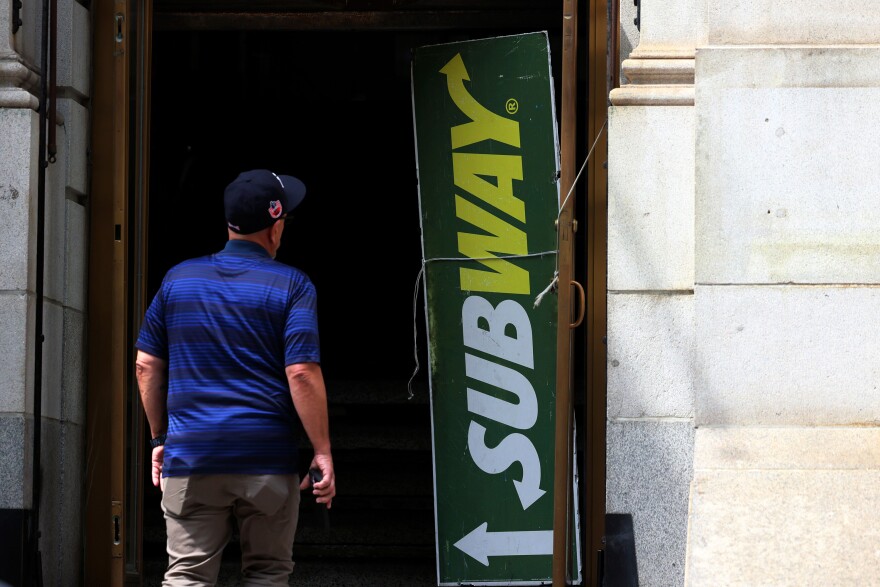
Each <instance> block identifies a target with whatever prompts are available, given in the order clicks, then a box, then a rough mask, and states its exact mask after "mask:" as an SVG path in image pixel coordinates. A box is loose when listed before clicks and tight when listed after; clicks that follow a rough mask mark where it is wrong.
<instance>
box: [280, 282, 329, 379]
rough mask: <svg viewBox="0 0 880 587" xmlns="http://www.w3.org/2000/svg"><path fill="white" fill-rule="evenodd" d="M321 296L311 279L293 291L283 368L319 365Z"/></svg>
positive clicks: (285, 334)
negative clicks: (298, 365)
mask: <svg viewBox="0 0 880 587" xmlns="http://www.w3.org/2000/svg"><path fill="white" fill-rule="evenodd" d="M320 362H321V352H320V344H319V340H318V296H317V293H316V291H315V286H314V284H313V283H312V282H311V280H309V279H308V278H305V279H303V281H301V282H300V283H299V286H298V287H296V288H295V289H294V290H293V291H292V292H291V300H290V303H289V304H288V310H287V321H286V323H285V327H284V365H285V366H287V365H293V364H295V363H320Z"/></svg>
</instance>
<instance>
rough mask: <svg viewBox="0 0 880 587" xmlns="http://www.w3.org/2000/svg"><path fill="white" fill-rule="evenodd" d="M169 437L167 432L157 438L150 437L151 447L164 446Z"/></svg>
mask: <svg viewBox="0 0 880 587" xmlns="http://www.w3.org/2000/svg"><path fill="white" fill-rule="evenodd" d="M166 438H168V435H167V434H160V435H159V436H157V437H156V438H151V439H150V448H156V447H157V446H162V445H163V444H165V439H166Z"/></svg>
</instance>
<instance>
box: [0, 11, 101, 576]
mask: <svg viewBox="0 0 880 587" xmlns="http://www.w3.org/2000/svg"><path fill="white" fill-rule="evenodd" d="M11 4H12V0H0V129H2V130H0V324H2V326H3V327H2V328H0V356H2V357H3V360H2V361H0V487H2V490H0V550H2V551H3V552H4V555H3V557H0V558H3V559H4V562H2V563H0V580H5V581H7V582H10V583H12V584H20V580H21V578H20V577H19V576H18V575H19V574H20V573H19V570H18V568H17V567H18V566H19V565H20V561H21V560H22V557H23V556H24V550H23V549H24V547H25V545H23V544H22V543H21V537H22V524H24V522H25V520H26V517H27V515H29V512H30V511H32V509H33V506H34V504H33V503H32V496H33V479H32V471H33V456H34V455H33V453H34V442H33V440H34V439H33V431H34V395H33V392H34V381H33V378H34V362H33V359H34V349H35V346H34V345H35V340H34V334H35V333H34V326H35V319H36V311H37V307H36V295H35V289H36V262H37V259H36V249H37V238H36V235H37V217H36V215H37V197H38V194H37V184H38V170H39V116H38V112H37V110H38V108H39V93H40V71H39V67H40V39H41V36H42V31H41V25H42V13H41V6H42V5H41V3H39V2H24V3H23V6H22V9H21V11H20V16H21V19H22V24H21V26H20V27H18V30H17V31H16V32H15V33H13V23H12V22H11V16H12V6H11ZM89 34H90V33H89V13H88V10H87V9H86V8H84V7H83V6H82V5H81V4H79V3H77V2H75V1H74V0H59V1H58V41H57V45H58V53H57V55H58V58H57V74H56V78H57V87H58V98H59V99H58V102H57V103H58V113H59V115H58V126H57V127H56V130H57V145H58V152H57V155H56V161H55V162H54V163H52V164H50V165H49V167H48V168H47V170H46V199H45V209H44V210H45V243H44V244H45V249H44V252H45V255H44V290H43V294H44V299H43V304H42V311H43V335H44V342H43V343H42V352H43V373H42V384H41V385H42V395H41V397H42V413H41V414H40V415H39V417H41V418H42V420H41V428H42V434H41V459H40V461H41V477H42V491H41V499H40V530H41V538H40V550H41V553H42V561H43V575H44V581H45V583H46V584H47V585H60V584H67V583H68V582H69V581H70V580H73V578H75V577H78V576H79V575H80V567H81V558H82V557H81V549H82V544H81V539H80V536H81V526H82V517H81V511H82V479H83V439H84V425H85V411H84V409H83V408H84V398H85V377H84V370H83V365H84V360H85V311H86V304H85V300H86V295H85V294H86V290H85V284H86V259H87V244H86V234H87V216H88V214H87V208H86V204H87V198H86V195H87V194H88V181H87V162H86V157H87V152H88V136H89V128H88V110H87V108H86V107H85V106H84V105H83V104H84V103H86V100H87V97H88V95H89V84H90V49H89V48H90V44H91V40H90V38H89ZM4 575H5V576H4Z"/></svg>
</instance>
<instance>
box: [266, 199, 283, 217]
mask: <svg viewBox="0 0 880 587" xmlns="http://www.w3.org/2000/svg"><path fill="white" fill-rule="evenodd" d="M281 212H282V210H281V200H272V201H271V202H269V216H271V217H272V218H281Z"/></svg>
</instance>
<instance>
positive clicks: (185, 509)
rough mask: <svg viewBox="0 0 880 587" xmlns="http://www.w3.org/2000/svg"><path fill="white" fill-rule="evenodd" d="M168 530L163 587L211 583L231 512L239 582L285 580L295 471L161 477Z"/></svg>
mask: <svg viewBox="0 0 880 587" xmlns="http://www.w3.org/2000/svg"><path fill="white" fill-rule="evenodd" d="M162 481H163V482H164V489H163V493H162V511H163V512H165V525H166V527H167V530H168V570H167V571H166V572H165V581H164V582H163V583H162V586H163V587H184V586H186V587H195V586H199V587H201V586H205V587H208V586H213V585H215V584H216V582H217V575H218V574H219V572H220V560H221V557H222V555H223V548H224V547H225V546H226V544H227V543H228V542H229V539H230V538H231V537H232V519H233V516H234V517H235V519H236V520H237V522H238V528H239V535H240V537H241V567H242V568H241V571H242V583H241V584H242V586H246V587H251V586H253V587H256V586H258V585H260V586H276V585H284V586H286V585H287V584H288V583H287V582H288V578H289V576H290V573H291V572H292V571H293V558H292V557H293V536H294V534H295V533H296V523H297V518H298V513H299V497H300V496H299V475H192V476H190V477H167V478H165V479H163V480H162Z"/></svg>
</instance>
